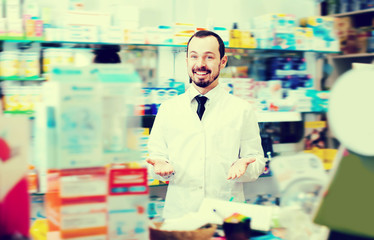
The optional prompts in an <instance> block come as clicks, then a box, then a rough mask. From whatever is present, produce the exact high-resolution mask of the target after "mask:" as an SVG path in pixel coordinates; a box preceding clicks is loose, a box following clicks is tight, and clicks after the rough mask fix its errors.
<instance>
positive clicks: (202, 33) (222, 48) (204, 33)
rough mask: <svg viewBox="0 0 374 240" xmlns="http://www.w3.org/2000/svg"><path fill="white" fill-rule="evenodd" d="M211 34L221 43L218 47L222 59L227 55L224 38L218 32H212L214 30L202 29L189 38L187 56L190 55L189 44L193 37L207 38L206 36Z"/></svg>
mask: <svg viewBox="0 0 374 240" xmlns="http://www.w3.org/2000/svg"><path fill="white" fill-rule="evenodd" d="M209 36H213V37H215V38H216V39H217V41H218V44H219V48H218V50H219V55H220V59H222V58H223V56H225V44H224V43H223V41H222V38H221V37H220V36H219V35H218V34H217V33H215V32H212V31H206V30H201V31H198V32H195V34H194V35H192V37H191V38H190V39H189V40H188V43H187V56H188V46H189V45H190V42H191V40H192V38H194V37H197V38H205V37H209Z"/></svg>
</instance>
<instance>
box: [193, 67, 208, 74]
mask: <svg viewBox="0 0 374 240" xmlns="http://www.w3.org/2000/svg"><path fill="white" fill-rule="evenodd" d="M200 71H205V72H207V73H211V71H210V70H209V69H207V68H206V67H201V68H194V69H193V72H194V73H195V72H200Z"/></svg>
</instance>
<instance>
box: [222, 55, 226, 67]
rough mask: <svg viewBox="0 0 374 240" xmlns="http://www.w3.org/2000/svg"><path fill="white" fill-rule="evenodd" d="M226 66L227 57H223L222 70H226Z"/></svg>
mask: <svg viewBox="0 0 374 240" xmlns="http://www.w3.org/2000/svg"><path fill="white" fill-rule="evenodd" d="M226 64H227V56H226V55H225V56H223V58H222V59H221V69H223V68H225V67H226Z"/></svg>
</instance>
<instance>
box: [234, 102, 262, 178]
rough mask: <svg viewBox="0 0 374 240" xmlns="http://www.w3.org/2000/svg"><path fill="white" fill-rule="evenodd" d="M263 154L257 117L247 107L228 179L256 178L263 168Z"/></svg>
mask: <svg viewBox="0 0 374 240" xmlns="http://www.w3.org/2000/svg"><path fill="white" fill-rule="evenodd" d="M263 156H264V153H263V149H262V146H261V137H260V130H259V127H258V122H257V118H256V116H255V112H254V111H253V110H252V109H251V108H249V109H248V110H247V111H246V112H245V114H244V119H243V129H242V135H241V141H240V152H239V159H238V160H237V161H236V162H234V163H233V164H232V166H231V168H230V170H229V175H228V179H235V181H237V182H252V181H255V180H257V178H258V177H259V176H260V175H261V174H262V173H263V171H264V168H265V159H264V157H263Z"/></svg>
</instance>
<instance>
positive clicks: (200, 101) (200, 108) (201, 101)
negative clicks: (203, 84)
mask: <svg viewBox="0 0 374 240" xmlns="http://www.w3.org/2000/svg"><path fill="white" fill-rule="evenodd" d="M195 98H196V101H197V103H198V104H199V105H198V106H197V111H196V112H197V115H199V118H200V120H201V118H202V117H203V114H204V111H205V106H204V105H205V103H206V100H208V98H207V97H205V96H201V97H199V96H196V97H195Z"/></svg>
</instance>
